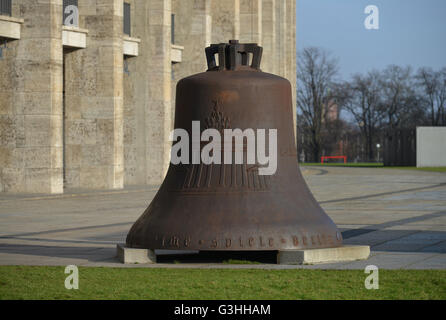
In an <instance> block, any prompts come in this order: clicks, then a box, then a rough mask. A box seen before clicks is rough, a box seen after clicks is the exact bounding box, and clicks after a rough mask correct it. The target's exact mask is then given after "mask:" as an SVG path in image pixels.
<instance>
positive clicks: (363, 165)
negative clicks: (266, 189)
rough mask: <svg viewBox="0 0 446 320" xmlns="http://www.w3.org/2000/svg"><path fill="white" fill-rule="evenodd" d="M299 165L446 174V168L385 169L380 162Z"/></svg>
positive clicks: (304, 164) (305, 164) (398, 167)
mask: <svg viewBox="0 0 446 320" xmlns="http://www.w3.org/2000/svg"><path fill="white" fill-rule="evenodd" d="M299 165H301V166H303V167H305V166H318V167H324V166H325V167H359V168H383V169H400V170H418V171H430V172H445V173H446V167H422V168H417V167H402V166H397V167H392V166H390V167H385V166H384V165H383V164H382V163H380V162H351V163H342V162H329V163H324V164H321V163H320V162H307V163H299Z"/></svg>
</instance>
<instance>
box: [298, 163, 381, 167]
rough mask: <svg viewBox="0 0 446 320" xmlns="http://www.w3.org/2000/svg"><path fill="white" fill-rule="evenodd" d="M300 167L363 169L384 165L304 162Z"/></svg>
mask: <svg viewBox="0 0 446 320" xmlns="http://www.w3.org/2000/svg"><path fill="white" fill-rule="evenodd" d="M299 165H300V166H303V167H305V166H312V167H362V168H375V167H378V168H383V164H382V163H380V162H347V163H343V162H328V163H327V162H326V163H320V162H304V163H299Z"/></svg>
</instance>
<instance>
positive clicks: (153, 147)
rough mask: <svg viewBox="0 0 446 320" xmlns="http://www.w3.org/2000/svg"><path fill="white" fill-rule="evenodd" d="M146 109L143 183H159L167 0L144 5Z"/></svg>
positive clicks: (167, 61)
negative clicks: (146, 31) (146, 28)
mask: <svg viewBox="0 0 446 320" xmlns="http://www.w3.org/2000/svg"><path fill="white" fill-rule="evenodd" d="M147 2H148V3H147V19H148V35H147V36H148V39H147V40H148V41H147V44H146V46H145V47H143V46H142V48H141V49H142V50H147V66H146V69H145V70H146V72H147V74H148V82H147V85H148V88H147V90H148V92H147V93H148V94H147V98H148V106H147V107H148V109H147V111H146V159H147V169H148V171H147V183H148V184H153V183H161V182H162V180H163V178H164V175H165V173H166V172H167V168H168V165H169V161H170V147H171V142H169V134H170V131H171V127H172V121H171V116H172V110H171V108H172V104H171V76H172V75H171V72H172V70H171V57H170V51H171V41H170V39H171V32H170V27H171V0H151V1H147Z"/></svg>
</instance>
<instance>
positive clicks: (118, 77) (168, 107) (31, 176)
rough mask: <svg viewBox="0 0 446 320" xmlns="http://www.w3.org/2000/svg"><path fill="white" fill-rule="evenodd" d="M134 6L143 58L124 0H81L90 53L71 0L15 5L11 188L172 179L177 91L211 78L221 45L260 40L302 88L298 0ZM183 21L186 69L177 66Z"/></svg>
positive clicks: (161, 1)
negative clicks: (185, 82)
mask: <svg viewBox="0 0 446 320" xmlns="http://www.w3.org/2000/svg"><path fill="white" fill-rule="evenodd" d="M125 2H127V3H130V5H131V22H132V25H131V37H134V38H137V39H139V40H140V42H139V54H138V56H136V57H128V56H124V54H123V40H124V38H125V36H124V35H123V1H122V0H79V1H78V3H79V27H80V28H82V29H87V30H88V34H87V45H86V48H83V49H72V48H67V47H64V46H63V45H62V36H61V35H62V0H48V1H34V0H13V13H12V16H14V17H17V18H23V19H24V23H23V25H22V28H21V39H20V40H14V41H8V43H7V49H4V50H3V58H2V59H0V74H1V76H0V192H31V193H61V192H63V190H64V187H65V188H93V189H116V188H122V187H123V186H125V185H143V184H159V183H161V182H162V180H163V177H164V175H165V172H166V170H167V167H168V163H169V159H170V142H169V141H168V137H169V133H170V131H171V129H172V126H173V119H174V111H175V107H174V101H175V87H176V83H177V81H178V80H179V79H181V78H183V77H186V76H189V75H191V74H194V73H198V72H202V71H205V70H206V58H205V54H204V48H205V47H206V46H208V45H209V44H211V43H220V42H227V41H228V40H229V39H240V41H241V42H257V43H258V44H260V45H262V46H263V47H264V54H263V58H262V64H261V68H262V70H263V71H265V72H271V73H275V74H278V75H281V76H283V77H286V78H287V79H289V80H290V82H291V83H292V86H293V89H295V76H296V74H295V72H296V70H295V65H296V61H295V59H296V58H295V46H296V43H295V1H293V0H224V1H217V0H126V1H125ZM172 13H173V14H175V31H174V32H175V34H174V35H175V45H179V46H182V48H183V50H182V61H181V62H180V63H172V61H171V52H172V46H171V14H172ZM294 94H295V90H293V95H294ZM294 100H295V99H293V101H294ZM293 109H295V108H293ZM294 112H295V110H294ZM294 121H295V116H294Z"/></svg>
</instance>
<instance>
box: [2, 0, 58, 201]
mask: <svg viewBox="0 0 446 320" xmlns="http://www.w3.org/2000/svg"><path fill="white" fill-rule="evenodd" d="M13 4H14V6H13V12H12V15H13V16H14V17H16V18H22V19H25V23H24V25H23V26H22V31H21V39H20V40H16V41H11V42H8V43H7V44H6V48H3V49H2V51H3V58H2V59H0V79H1V80H0V191H4V192H30V193H61V192H62V191H63V185H62V95H61V93H62V41H61V38H62V31H61V30H62V29H61V15H62V0H53V1H38V2H36V1H30V0H18V1H14V2H13Z"/></svg>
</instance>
